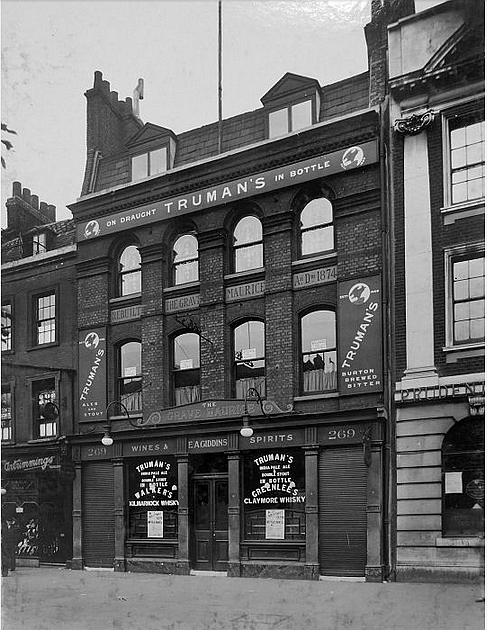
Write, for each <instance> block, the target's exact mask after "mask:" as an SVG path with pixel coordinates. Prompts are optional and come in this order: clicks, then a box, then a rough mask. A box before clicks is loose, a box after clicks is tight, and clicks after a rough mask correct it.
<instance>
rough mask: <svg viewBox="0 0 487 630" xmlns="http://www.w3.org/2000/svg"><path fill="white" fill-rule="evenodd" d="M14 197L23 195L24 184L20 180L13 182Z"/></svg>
mask: <svg viewBox="0 0 487 630" xmlns="http://www.w3.org/2000/svg"><path fill="white" fill-rule="evenodd" d="M12 197H22V184H21V183H20V182H14V183H13V184H12Z"/></svg>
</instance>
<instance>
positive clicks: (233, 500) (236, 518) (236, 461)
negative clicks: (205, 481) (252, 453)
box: [227, 452, 241, 577]
mask: <svg viewBox="0 0 487 630" xmlns="http://www.w3.org/2000/svg"><path fill="white" fill-rule="evenodd" d="M240 500H241V497H240V453H238V452H233V453H228V571H227V575H228V576H229V577H240Z"/></svg>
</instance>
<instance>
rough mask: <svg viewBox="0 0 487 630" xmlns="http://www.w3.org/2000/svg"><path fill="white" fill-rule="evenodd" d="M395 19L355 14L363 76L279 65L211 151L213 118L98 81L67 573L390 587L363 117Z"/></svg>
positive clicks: (372, 196)
mask: <svg viewBox="0 0 487 630" xmlns="http://www.w3.org/2000/svg"><path fill="white" fill-rule="evenodd" d="M406 6H407V3H403V2H400V3H393V9H391V11H392V13H391V14H387V15H386V11H385V9H383V8H382V7H381V5H380V3H373V19H372V22H371V24H370V25H368V27H367V29H366V36H367V43H368V47H369V65H370V68H371V71H370V72H366V73H364V74H361V75H358V76H355V77H351V78H349V79H346V80H343V81H340V82H339V83H336V84H333V85H325V86H320V85H319V84H318V82H317V81H316V80H314V79H311V78H308V77H303V76H298V75H294V74H290V73H288V74H286V75H284V76H283V77H282V78H281V80H280V81H278V82H277V83H276V84H275V85H274V86H273V87H272V88H271V89H270V90H269V91H268V92H267V93H266V94H265V95H264V96H263V97H262V99H261V100H262V104H263V106H262V108H260V109H258V110H255V111H253V112H248V113H244V114H242V115H240V116H237V117H234V118H231V119H228V120H224V121H223V122H222V135H221V140H220V142H221V147H220V150H219V136H218V124H217V123H215V124H211V125H208V126H205V127H202V128H200V129H195V130H192V131H188V132H185V133H183V134H180V135H179V136H176V134H174V133H173V132H172V131H171V130H169V129H166V128H164V127H159V126H157V125H153V124H151V123H146V124H143V123H142V122H141V120H140V119H139V118H138V117H137V116H135V114H134V111H137V109H136V108H134V106H133V104H132V102H131V99H126V100H125V101H120V100H119V98H118V95H117V93H116V92H113V91H111V89H110V85H109V83H108V82H107V81H106V80H104V79H103V77H102V75H101V73H100V72H96V73H95V80H94V85H93V88H91V89H90V90H88V92H87V93H86V97H87V102H88V118H87V120H88V122H87V124H88V130H87V163H86V172H85V179H84V184H83V190H82V195H81V197H80V199H79V200H78V201H77V202H76V203H74V204H72V205H71V206H70V209H71V210H72V212H73V216H74V219H75V222H76V225H77V240H78V263H77V286H78V348H79V368H78V388H79V426H78V433H77V434H76V435H75V436H73V438H72V447H73V459H74V460H75V461H76V467H77V474H76V479H75V482H74V488H73V506H74V509H73V567H75V568H82V567H84V566H106V567H114V568H115V570H119V571H125V570H130V571H153V572H167V573H180V574H188V573H189V572H190V571H194V570H196V571H197V570H217V571H218V570H221V571H227V573H228V575H230V576H262V577H294V578H307V579H318V577H319V575H340V576H354V577H363V578H365V579H368V580H382V579H383V578H384V577H385V576H386V575H388V574H389V572H390V559H389V553H390V552H389V544H388V541H389V538H390V532H389V529H388V523H389V512H390V509H391V506H390V497H389V487H388V483H387V479H388V476H387V474H386V470H387V469H388V467H389V465H390V463H389V461H388V459H387V458H388V450H389V449H388V448H386V446H387V444H388V440H389V439H390V437H389V435H390V432H389V428H388V425H387V417H388V406H389V400H388V397H387V394H385V393H384V392H387V390H388V387H389V385H388V381H387V378H388V353H387V352H386V348H385V346H384V342H383V339H384V338H385V332H386V325H387V312H386V307H385V303H386V300H387V295H386V293H387V286H388V283H387V282H386V279H385V276H384V260H383V258H384V256H385V252H386V247H385V232H386V221H385V218H384V213H385V206H384V203H383V200H384V194H383V191H384V186H385V182H384V180H383V172H384V168H383V162H382V153H381V151H380V148H379V147H380V129H381V116H382V113H381V107H380V105H379V104H380V102H381V101H382V99H383V95H384V89H385V74H384V63H383V60H384V57H383V55H384V42H385V41H386V26H385V24H386V21H387V19H390V18H391V15H394V11H396V17H401V15H402V14H401V13H400V11H404V7H406ZM381 60H382V61H381ZM102 436H104V439H103V442H104V443H103V444H102V443H101V442H100V438H101V437H102Z"/></svg>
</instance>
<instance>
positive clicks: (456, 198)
mask: <svg viewBox="0 0 487 630" xmlns="http://www.w3.org/2000/svg"><path fill="white" fill-rule="evenodd" d="M466 199H467V184H455V185H454V186H452V203H461V202H462V201H466Z"/></svg>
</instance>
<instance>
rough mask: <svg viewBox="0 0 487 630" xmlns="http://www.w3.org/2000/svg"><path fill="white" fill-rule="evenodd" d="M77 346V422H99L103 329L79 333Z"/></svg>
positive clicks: (102, 411)
mask: <svg viewBox="0 0 487 630" xmlns="http://www.w3.org/2000/svg"><path fill="white" fill-rule="evenodd" d="M78 346H79V352H78V392H79V399H78V406H79V419H80V421H83V420H88V421H89V420H102V419H103V417H104V415H105V409H106V405H107V362H106V332H105V329H104V328H94V329H92V330H85V331H82V332H80V333H79V342H78Z"/></svg>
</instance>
